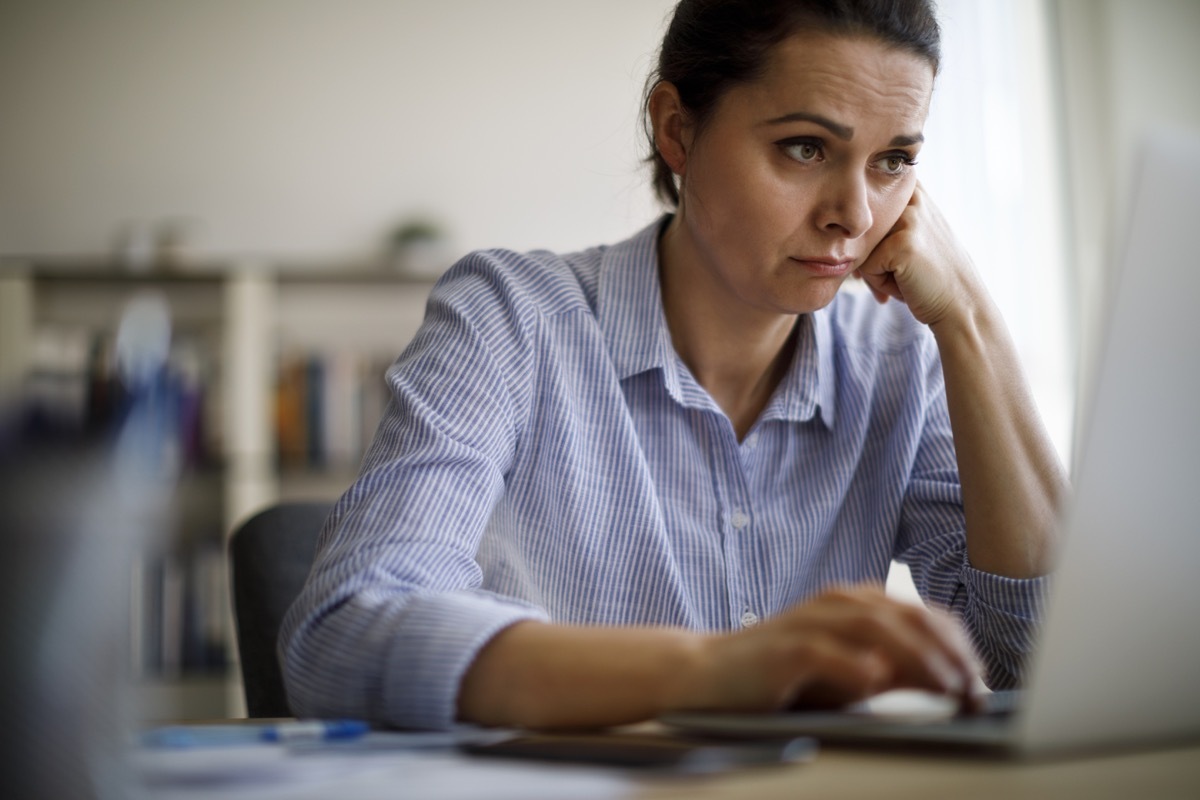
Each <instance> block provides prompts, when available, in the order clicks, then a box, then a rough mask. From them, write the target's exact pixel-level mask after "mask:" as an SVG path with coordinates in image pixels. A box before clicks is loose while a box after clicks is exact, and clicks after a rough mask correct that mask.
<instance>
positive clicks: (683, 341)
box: [659, 218, 797, 441]
mask: <svg viewBox="0 0 1200 800" xmlns="http://www.w3.org/2000/svg"><path fill="white" fill-rule="evenodd" d="M677 221H678V218H676V220H673V221H672V223H671V224H670V225H669V226H668V227H667V229H666V231H664V233H663V235H662V237H661V239H660V241H659V281H660V284H661V286H662V298H663V311H664V313H665V315H666V319H667V329H668V330H669V331H670V333H671V342H672V344H673V345H674V347H675V351H676V352H677V353H678V354H679V357H680V358H681V359H682V360H683V363H684V364H686V365H687V367H688V369H689V370H691V372H692V375H694V376H695V378H696V380H697V381H698V382H699V383H700V385H701V386H703V387H704V389H705V390H706V391H707V392H708V393H709V395H711V396H712V398H713V400H714V401H716V403H717V405H718V406H720V407H721V410H722V411H724V412H725V415H726V416H727V417H729V420H730V422H731V423H732V424H733V428H734V430H735V431H736V433H737V437H738V440H739V441H740V440H741V439H742V438H743V437H745V435H746V433H747V432H748V431H749V430H750V428H751V427H752V426H753V425H754V422H755V421H756V420H757V419H758V417H759V415H761V414H762V411H763V409H764V408H766V406H767V403H768V401H769V400H770V399H771V395H772V394H774V392H775V389H776V387H777V386H778V385H779V383H780V381H782V380H783V377H784V375H786V374H787V370H788V366H789V365H790V364H791V360H792V354H793V352H794V350H795V336H794V335H793V332H794V330H795V327H796V319H797V318H796V316H795V315H791V314H772V313H767V312H763V311H761V310H758V309H754V308H751V307H749V306H747V305H745V304H742V303H739V302H738V301H737V299H736V298H734V297H731V296H730V292H729V290H728V289H727V288H726V287H724V286H722V285H720V284H719V283H718V282H717V281H716V280H714V278H713V276H712V272H711V271H709V270H706V269H704V268H703V267H702V266H700V265H699V264H698V263H697V262H696V260H695V259H696V258H697V256H696V254H694V253H689V252H688V247H687V245H686V243H685V241H684V239H685V237H684V236H680V231H679V230H678V229H677V227H676V222H677Z"/></svg>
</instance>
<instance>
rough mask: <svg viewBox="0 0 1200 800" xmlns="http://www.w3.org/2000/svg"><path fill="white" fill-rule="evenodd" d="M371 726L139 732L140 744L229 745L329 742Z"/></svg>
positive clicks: (351, 722) (338, 722)
mask: <svg viewBox="0 0 1200 800" xmlns="http://www.w3.org/2000/svg"><path fill="white" fill-rule="evenodd" d="M369 730H370V726H369V725H368V724H367V723H365V722H363V721H362V720H357V719H331V720H297V721H295V722H274V723H266V724H255V723H247V724H244V725H168V726H166V727H163V728H154V729H153V730H148V731H145V732H143V733H142V735H141V744H142V746H143V747H151V748H189V747H230V746H236V745H248V744H271V743H282V744H289V743H297V742H332V741H345V740H348V739H357V738H359V737H360V736H363V735H365V734H366V733H367V731H369Z"/></svg>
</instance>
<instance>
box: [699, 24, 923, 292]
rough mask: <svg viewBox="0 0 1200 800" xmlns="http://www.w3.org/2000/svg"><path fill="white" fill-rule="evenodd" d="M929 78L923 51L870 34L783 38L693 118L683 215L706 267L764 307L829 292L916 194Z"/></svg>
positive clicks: (714, 278)
mask: <svg viewBox="0 0 1200 800" xmlns="http://www.w3.org/2000/svg"><path fill="white" fill-rule="evenodd" d="M932 89H933V68H932V66H931V65H930V64H929V63H928V62H927V61H925V60H924V59H922V58H921V57H920V56H917V55H914V54H912V53H909V52H907V51H902V50H898V49H894V48H891V47H889V46H886V45H884V44H881V43H880V42H878V41H876V40H874V39H870V38H857V37H856V38H844V37H838V36H831V35H825V34H821V35H813V34H804V35H798V36H794V37H792V38H790V39H786V40H784V41H783V42H781V43H780V44H779V45H778V46H777V47H776V48H775V50H774V52H773V53H772V55H771V58H770V59H769V61H768V65H767V69H766V71H765V73H764V75H763V77H762V78H760V79H758V80H757V81H755V82H753V83H749V84H741V85H737V86H734V87H733V88H731V89H729V90H728V91H727V92H726V93H725V94H724V95H723V96H722V97H721V99H720V100H719V101H718V103H717V106H716V108H715V110H714V112H713V114H712V115H711V117H710V119H709V120H708V122H707V123H706V124H705V126H704V127H703V129H702V130H701V131H700V132H699V133H694V132H692V131H689V129H687V128H686V127H685V128H684V130H683V133H682V136H681V138H682V139H683V142H684V147H685V151H686V162H685V168H684V170H682V173H683V180H682V187H681V202H680V213H679V215H678V219H677V220H676V222H677V223H678V224H679V226H681V231H680V232H682V233H684V234H685V236H684V237H683V240H682V241H681V242H679V244H680V245H681V246H682V248H684V249H685V250H686V251H690V252H686V254H685V258H686V260H687V261H689V262H692V263H696V264H698V265H699V266H700V268H701V269H702V270H703V273H704V275H702V276H696V277H698V278H703V277H707V278H709V279H711V282H715V284H716V285H717V286H718V287H719V288H720V289H721V290H723V291H725V292H729V293H731V294H732V295H733V296H734V297H736V298H737V299H739V300H740V301H742V302H743V303H745V304H748V305H749V306H750V307H752V308H755V309H758V310H760V311H765V312H768V313H785V314H798V313H805V312H809V311H813V310H815V309H817V308H821V307H824V306H825V305H827V304H828V303H829V302H831V301H832V300H833V297H834V295H835V294H836V292H837V290H838V287H840V286H841V284H842V282H843V281H844V280H845V278H846V277H847V276H848V275H849V274H850V273H851V272H853V271H854V269H855V268H856V267H857V266H858V265H860V264H861V263H862V262H863V261H864V260H865V259H866V257H867V256H868V255H869V254H870V252H871V251H872V250H873V249H874V247H875V245H876V244H878V243H879V241H880V240H881V239H882V238H883V236H884V235H885V234H886V233H887V232H888V231H889V230H890V229H891V227H892V225H893V224H895V222H896V220H897V219H898V218H899V216H900V213H901V212H902V211H903V210H904V207H905V205H906V204H907V203H908V200H909V198H910V197H911V195H912V192H913V188H914V186H915V184H916V175H915V174H914V171H913V167H912V163H913V161H914V160H915V158H916V155H917V153H918V151H919V150H920V146H921V140H922V135H921V130H922V128H923V127H924V124H925V117H926V114H927V112H928V110H929V99H930V94H931V92H932ZM702 282H703V283H709V282H710V281H703V280H702Z"/></svg>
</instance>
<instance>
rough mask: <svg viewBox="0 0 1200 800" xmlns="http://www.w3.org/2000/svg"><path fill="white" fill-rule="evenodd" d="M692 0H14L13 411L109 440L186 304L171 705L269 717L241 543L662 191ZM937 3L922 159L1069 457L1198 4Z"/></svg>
mask: <svg viewBox="0 0 1200 800" xmlns="http://www.w3.org/2000/svg"><path fill="white" fill-rule="evenodd" d="M672 6H673V3H672V2H668V0H436V1H435V0H349V1H348V2H338V3H334V2H318V1H317V0H249V1H246V0H209V1H208V2H195V3H162V2H156V1H155V0H110V1H109V2H105V3H91V2H71V1H70V0H51V1H50V2H36V1H35V0H5V1H4V2H3V3H0V404H2V405H3V407H4V408H6V409H7V413H8V415H9V417H11V418H15V417H16V416H18V415H19V416H20V418H21V419H22V420H26V419H30V418H31V419H33V420H34V424H35V425H38V426H43V427H48V428H54V429H57V430H63V429H65V430H68V431H71V430H74V431H80V432H86V431H89V430H90V431H95V430H97V429H103V428H104V427H105V426H106V425H109V424H111V423H112V422H113V420H114V419H116V418H117V417H119V415H120V411H121V407H122V386H121V382H120V380H119V378H118V377H117V375H116V372H115V367H114V356H113V352H114V348H115V338H116V321H117V320H118V318H119V316H120V314H121V311H122V309H123V308H125V307H126V306H127V304H128V302H129V301H130V300H131V299H132V298H138V297H143V296H145V295H146V294H147V293H150V294H152V295H153V296H155V297H158V298H160V299H163V300H165V301H166V307H167V308H168V309H169V313H170V316H171V320H172V338H171V345H170V352H169V357H168V359H167V367H166V372H165V374H164V376H163V384H162V387H163V388H162V391H163V392H164V393H165V395H164V396H166V397H168V398H169V399H170V403H171V404H172V405H171V408H172V409H173V411H172V420H173V425H174V431H175V434H174V437H175V439H174V441H175V445H174V447H175V455H174V458H175V459H176V462H177V464H178V467H179V469H178V473H179V476H180V477H179V481H178V487H177V491H176V493H175V497H176V499H175V502H174V505H173V509H174V511H173V513H171V514H170V515H169V519H170V524H169V526H167V528H166V529H165V530H164V531H163V532H162V534H161V535H160V536H159V537H158V540H157V543H156V545H155V546H151V547H148V548H146V552H145V554H144V555H143V556H141V557H140V558H138V559H135V563H134V564H133V565H132V567H131V570H132V579H131V580H130V586H131V589H130V595H131V596H130V601H129V605H130V609H131V610H130V620H131V627H132V633H133V635H132V636H131V642H130V645H129V651H130V664H131V667H132V669H133V671H134V673H135V675H136V676H137V685H138V687H139V692H140V696H141V698H142V705H141V707H142V708H143V713H144V714H145V715H146V716H148V717H161V718H176V719H178V718H187V717H217V716H227V715H236V714H238V713H241V710H242V706H241V698H240V688H239V685H238V681H237V670H236V654H235V653H233V652H232V646H231V642H232V637H231V635H230V622H229V617H228V615H229V609H228V599H227V598H228V590H227V587H226V584H225V581H226V577H225V575H226V571H225V563H224V559H225V555H224V543H225V540H226V537H227V536H228V534H229V532H230V531H231V530H232V529H233V528H234V527H235V526H236V525H237V523H238V522H240V521H242V520H244V519H245V518H246V517H247V516H248V515H249V514H251V513H253V512H254V511H256V510H258V509H261V508H262V507H264V506H266V505H268V504H270V503H272V502H275V501H277V500H279V499H288V498H317V499H332V498H333V497H336V495H337V494H338V493H340V492H341V491H342V490H343V489H344V488H345V487H346V485H348V483H349V481H350V480H351V479H352V477H353V472H354V469H355V466H356V464H357V459H358V457H359V455H360V454H361V450H362V447H363V446H364V444H365V442H366V440H367V439H368V438H369V437H370V435H371V432H372V430H373V428H374V424H375V422H376V420H377V419H378V415H379V413H380V411H381V409H382V403H383V400H384V398H383V391H382V382H381V376H382V371H383V369H384V367H385V366H386V364H387V363H389V362H390V361H391V360H392V359H393V358H394V357H395V356H396V355H397V354H398V353H399V352H400V350H401V349H402V348H403V346H404V344H405V343H406V342H407V340H408V338H409V337H411V335H412V333H413V331H415V329H416V327H417V325H419V323H420V320H421V315H422V313H423V305H424V299H425V296H426V295H427V293H428V290H429V288H430V286H431V285H432V281H433V280H434V279H436V277H437V275H439V274H440V272H441V271H442V270H444V269H445V268H446V267H447V266H449V264H450V263H452V262H453V261H454V260H455V259H456V258H458V257H459V256H461V255H462V254H464V253H465V252H467V251H469V250H471V249H475V248H481V247H508V248H515V249H532V248H547V249H551V250H559V251H565V250H574V249H579V248H583V247H587V246H590V245H593V244H597V243H603V242H614V241H618V240H620V239H622V238H625V237H626V236H628V235H630V234H632V233H633V232H635V231H636V230H638V229H640V228H641V227H643V226H644V225H646V224H648V223H649V222H650V221H651V220H653V219H654V218H655V216H656V215H657V214H658V213H660V211H661V210H660V209H659V208H658V207H657V205H656V204H655V202H654V201H653V198H652V194H651V191H650V189H649V186H648V173H647V172H646V171H645V169H644V168H643V166H642V164H641V160H642V158H643V157H644V156H645V155H646V145H645V143H644V136H643V134H642V128H641V120H640V107H639V105H640V98H641V92H642V88H643V83H644V80H645V76H646V74H647V72H648V71H649V69H650V67H651V65H652V63H653V59H654V50H655V48H656V46H657V43H658V41H659V39H660V38H661V35H662V32H663V29H664V25H665V21H666V19H667V16H668V14H669V12H670V9H671V7H672ZM939 8H940V16H941V20H942V24H943V27H944V60H943V66H942V72H941V75H940V76H939V78H938V85H937V89H936V91H935V98H934V105H933V109H932V111H931V116H930V119H929V122H928V125H927V127H926V131H925V133H926V138H927V143H926V146H925V149H924V151H923V153H922V156H921V159H920V162H921V163H920V166H919V167H918V170H919V174H920V176H921V179H922V181H923V182H924V183H925V184H926V186H927V187H928V188H929V189H930V190H931V192H932V194H933V196H934V198H935V200H937V202H938V203H939V205H940V206H941V207H942V209H943V211H944V212H945V213H946V215H947V216H948V217H949V218H950V221H951V222H952V223H953V225H954V227H955V229H956V230H957V231H958V233H959V235H960V237H961V238H962V239H963V241H964V242H965V244H966V245H967V247H968V248H969V249H970V251H971V252H972V254H973V256H974V258H975V260H976V262H977V264H978V266H979V268H980V270H981V272H982V273H983V275H984V277H985V279H986V280H987V282H988V284H989V286H990V287H991V289H992V291H993V293H994V294H995V296H996V298H997V300H998V302H999V303H1000V305H1001V308H1002V310H1003V311H1004V313H1005V316H1006V318H1007V319H1008V321H1009V324H1010V326H1011V327H1012V329H1013V333H1014V336H1015V337H1016V339H1017V341H1018V345H1019V348H1020V350H1021V353H1022V358H1023V360H1024V363H1025V367H1026V370H1027V372H1028V374H1029V377H1030V379H1031V381H1032V383H1033V386H1034V391H1035V394H1036V398H1037V402H1038V404H1039V407H1040V408H1041V411H1042V413H1043V415H1044V416H1045V418H1046V420H1047V423H1048V425H1049V427H1050V429H1051V433H1052V436H1053V437H1054V440H1055V443H1056V445H1057V446H1058V448H1059V450H1060V452H1061V454H1062V456H1063V458H1064V460H1065V461H1067V462H1068V463H1073V461H1074V459H1075V458H1076V455H1075V453H1074V452H1073V442H1074V441H1075V438H1076V437H1075V427H1076V425H1077V424H1078V420H1079V419H1081V418H1082V416H1083V413H1084V412H1085V411H1086V409H1084V408H1082V407H1081V392H1080V388H1079V387H1086V386H1088V385H1089V383H1090V372H1089V364H1090V363H1091V361H1092V359H1093V357H1094V355H1095V351H1096V346H1097V343H1098V342H1099V341H1100V336H1099V334H1100V322H1099V321H1100V319H1101V318H1102V317H1101V315H1102V312H1103V308H1104V304H1105V300H1106V297H1107V296H1108V292H1109V288H1110V282H1111V279H1112V274H1113V269H1112V268H1113V264H1114V259H1113V257H1112V254H1113V253H1114V252H1119V248H1120V243H1121V233H1122V222H1121V221H1122V219H1123V203H1124V199H1125V197H1126V195H1127V193H1128V190H1129V187H1130V184H1131V181H1132V180H1133V177H1134V174H1135V166H1136V154H1137V147H1138V142H1139V140H1140V137H1141V136H1142V134H1143V133H1144V132H1145V131H1147V130H1149V129H1151V128H1154V127H1158V126H1162V125H1169V126H1176V127H1186V128H1191V129H1193V130H1196V129H1200V91H1197V88H1196V76H1197V75H1200V3H1197V2H1194V0H1126V1H1123V0H942V2H941V3H940V4H939ZM1164 289H1166V290H1169V287H1164Z"/></svg>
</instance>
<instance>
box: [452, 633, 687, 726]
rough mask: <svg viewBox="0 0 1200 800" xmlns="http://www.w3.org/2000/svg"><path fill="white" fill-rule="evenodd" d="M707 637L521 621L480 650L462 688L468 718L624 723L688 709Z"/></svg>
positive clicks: (461, 711) (461, 709)
mask: <svg viewBox="0 0 1200 800" xmlns="http://www.w3.org/2000/svg"><path fill="white" fill-rule="evenodd" d="M702 641H703V638H702V637H701V636H700V635H698V634H695V633H691V632H688V631H685V630H677V629H669V628H634V627H622V628H615V627H614V628H605V627H572V626H564V625H550V624H545V623H540V622H521V623H518V624H516V625H513V626H512V627H510V628H507V629H506V630H504V631H502V632H501V633H499V634H498V635H497V636H496V637H495V638H493V639H492V641H491V642H489V643H488V644H487V646H486V647H484V649H483V650H482V651H481V652H480V654H479V656H478V657H477V658H476V660H475V662H474V664H472V666H471V668H470V670H468V672H467V675H466V677H465V678H464V679H463V683H462V688H461V690H460V692H459V699H458V715H459V718H460V719H464V720H469V721H472V722H478V723H482V724H485V725H504V726H519V727H526V728H570V727H599V726H607V725H619V724H623V723H628V722H636V721H639V720H644V719H648V718H651V717H654V716H655V715H657V714H660V713H663V712H666V711H668V710H672V709H679V708H684V707H687V706H688V705H689V697H690V701H691V702H695V701H696V700H697V698H698V696H699V694H700V691H699V689H698V688H697V687H695V686H693V685H692V683H689V676H693V675H696V674H697V673H698V672H699V668H700V666H701V664H700V659H701V656H700V649H701V645H702Z"/></svg>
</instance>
